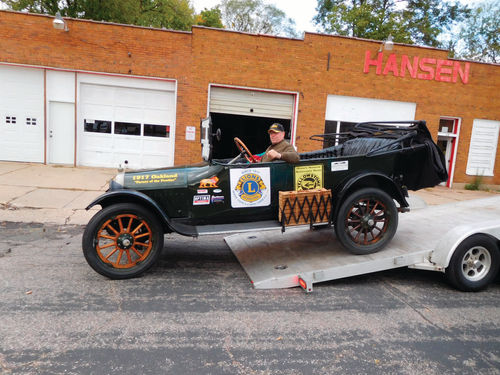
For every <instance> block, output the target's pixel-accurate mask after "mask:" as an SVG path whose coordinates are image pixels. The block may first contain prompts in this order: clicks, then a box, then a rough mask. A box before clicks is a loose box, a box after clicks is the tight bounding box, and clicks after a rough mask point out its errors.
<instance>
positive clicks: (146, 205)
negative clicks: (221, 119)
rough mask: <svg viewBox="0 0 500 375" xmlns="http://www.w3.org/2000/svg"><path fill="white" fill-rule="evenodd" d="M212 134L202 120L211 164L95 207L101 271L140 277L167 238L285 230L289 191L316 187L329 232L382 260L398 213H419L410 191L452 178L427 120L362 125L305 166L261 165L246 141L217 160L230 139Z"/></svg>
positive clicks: (118, 180)
mask: <svg viewBox="0 0 500 375" xmlns="http://www.w3.org/2000/svg"><path fill="white" fill-rule="evenodd" d="M211 127H212V125H211V121H210V118H208V119H205V120H202V123H201V143H202V157H203V159H204V160H205V161H204V162H203V163H200V164H195V165H191V166H177V167H170V168H165V169H155V170H142V171H131V172H124V173H121V174H119V175H117V176H116V177H115V178H114V179H113V180H112V181H111V182H110V186H109V190H108V191H107V192H106V193H105V194H103V195H102V196H100V197H99V198H97V199H96V200H94V201H93V202H92V203H91V204H90V205H89V206H88V207H87V209H89V208H91V207H93V206H94V205H100V206H101V207H102V209H101V210H100V211H99V212H98V213H97V214H96V215H95V216H94V217H93V218H92V219H91V220H90V221H89V223H88V225H87V227H86V229H85V232H84V235H83V240H82V243H83V252H84V255H85V258H86V260H87V262H88V263H89V264H90V266H91V267H92V268H93V269H94V270H95V271H97V272H98V273H100V274H102V275H105V276H107V277H110V278H113V279H123V278H130V277H135V276H138V275H139V274H141V273H143V272H144V271H146V270H147V269H149V268H150V267H151V266H152V265H153V264H154V263H155V261H156V260H157V259H158V257H159V255H160V253H161V251H162V249H163V245H164V233H170V232H177V233H180V234H182V235H186V236H193V237H196V236H199V235H203V234H215V233H225V232H238V231H249V230H261V229H263V228H273V227H277V228H279V227H280V226H283V225H284V222H283V218H282V221H281V222H280V221H279V220H278V218H279V217H280V216H281V215H279V204H278V196H279V192H280V191H281V192H284V191H294V190H302V189H311V188H313V189H318V188H324V189H327V190H330V191H331V199H328V202H326V203H327V204H328V205H329V211H328V212H329V215H328V216H329V217H328V223H329V224H333V225H334V227H335V233H336V236H337V238H338V240H339V242H340V243H341V244H342V245H343V246H344V247H345V248H346V249H347V250H348V251H350V252H352V253H354V254H368V253H372V252H376V251H378V250H380V249H381V248H382V247H384V246H385V245H386V244H387V243H388V242H389V241H390V240H391V239H392V237H393V236H394V234H395V232H396V228H397V225H398V211H399V212H405V211H407V210H408V209H409V208H408V202H407V201H406V199H405V197H407V196H408V190H418V189H421V188H424V187H430V186H435V185H436V184H438V183H440V182H442V181H445V180H446V179H447V177H448V176H447V172H446V168H445V164H444V156H443V154H442V152H441V151H440V150H439V149H438V148H437V146H436V145H435V144H434V142H433V141H432V138H431V135H430V133H429V131H428V130H427V127H426V125H425V121H411V122H370V123H360V124H357V125H356V126H355V127H354V129H353V131H351V132H348V133H341V134H323V135H317V136H313V137H311V138H312V139H318V140H325V139H331V140H333V143H334V144H335V143H336V145H334V146H331V147H327V148H325V149H322V150H318V151H313V152H305V153H302V154H300V162H299V163H298V164H288V163H286V162H283V161H274V162H270V163H255V160H254V158H253V155H252V154H251V152H250V151H249V150H248V148H247V147H246V146H245V144H244V143H243V142H242V141H241V140H239V139H238V138H235V143H236V145H237V148H238V149H239V151H240V153H239V154H238V155H237V156H236V157H235V158H233V159H223V160H222V159H219V160H215V159H214V160H212V158H211V153H212V141H213V139H214V138H215V137H220V132H219V131H218V132H216V133H215V134H212V129H211ZM395 202H397V204H396V203H395ZM311 225H312V222H311Z"/></svg>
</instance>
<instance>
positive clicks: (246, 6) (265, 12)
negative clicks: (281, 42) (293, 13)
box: [221, 0, 297, 37]
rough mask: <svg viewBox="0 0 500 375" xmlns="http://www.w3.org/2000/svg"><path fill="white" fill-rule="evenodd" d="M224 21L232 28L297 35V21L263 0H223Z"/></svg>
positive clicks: (260, 32)
mask: <svg viewBox="0 0 500 375" xmlns="http://www.w3.org/2000/svg"><path fill="white" fill-rule="evenodd" d="M221 10H222V21H223V23H224V25H225V26H226V28H228V29H230V30H236V31H243V32H247V33H255V34H272V35H283V36H289V37H297V31H296V30H295V22H294V21H293V20H292V19H290V18H288V17H287V16H286V14H285V12H283V11H282V10H280V9H278V8H276V7H275V6H274V5H269V4H264V2H263V1H262V0H222V4H221Z"/></svg>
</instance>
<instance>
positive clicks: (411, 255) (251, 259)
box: [225, 196, 500, 292]
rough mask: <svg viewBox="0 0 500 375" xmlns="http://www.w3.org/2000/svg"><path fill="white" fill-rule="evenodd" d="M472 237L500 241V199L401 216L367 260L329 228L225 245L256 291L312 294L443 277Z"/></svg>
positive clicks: (263, 234)
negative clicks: (377, 276) (413, 274)
mask: <svg viewBox="0 0 500 375" xmlns="http://www.w3.org/2000/svg"><path fill="white" fill-rule="evenodd" d="M474 233H488V234H491V235H493V236H495V237H496V238H497V239H500V196H498V197H492V198H485V199H478V200H472V201H463V202H457V203H450V204H445V205H440V206H432V207H426V208H422V209H418V210H414V211H412V212H409V213H405V214H400V215H399V227H398V230H397V232H396V235H395V236H394V238H393V240H392V241H391V242H390V243H389V245H388V246H387V247H386V248H385V249H383V250H381V251H379V252H377V253H375V254H370V255H352V254H350V253H348V252H347V251H346V250H344V249H343V248H342V247H341V245H340V244H339V243H338V241H337V239H336V238H335V234H334V231H333V228H325V229H320V230H312V231H311V230H310V229H309V227H308V226H307V227H305V226H302V227H288V228H286V231H285V233H281V231H280V230H270V231H256V232H250V233H248V232H247V233H240V234H236V235H232V236H228V237H225V241H226V243H227V244H228V246H229V247H230V248H231V250H232V251H233V253H234V255H235V256H236V258H237V259H238V261H239V262H240V264H241V265H242V267H243V268H244V270H245V271H246V273H247V274H248V276H249V278H250V280H251V282H252V284H253V286H254V287H255V288H256V289H272V288H290V287H295V286H299V285H300V286H302V287H303V288H304V289H305V290H306V291H307V292H311V291H312V288H313V284H314V283H319V282H322V281H328V280H335V279H340V278H344V277H349V276H355V275H361V274H367V273H371V272H377V271H383V270H389V269H392V268H399V267H412V268H418V269H426V270H433V271H441V272H444V270H445V268H446V267H447V266H448V262H449V260H450V258H451V255H452V254H453V251H454V250H455V248H456V246H457V245H458V244H459V243H460V242H461V241H462V240H463V239H465V238H467V237H468V236H470V235H472V234H474ZM299 281H300V284H299ZM301 284H302V285H301Z"/></svg>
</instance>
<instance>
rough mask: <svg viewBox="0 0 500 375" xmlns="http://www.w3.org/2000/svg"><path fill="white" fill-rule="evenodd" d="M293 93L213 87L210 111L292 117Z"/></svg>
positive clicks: (256, 115) (255, 115) (283, 117)
mask: <svg viewBox="0 0 500 375" xmlns="http://www.w3.org/2000/svg"><path fill="white" fill-rule="evenodd" d="M294 100H295V96H294V95H293V94H282V93H274V92H268V91H259V90H250V89H234V88H227V87H216V86H214V87H211V89H210V112H215V113H227V114H232V115H243V116H254V117H270V118H282V119H291V118H292V117H293V104H294Z"/></svg>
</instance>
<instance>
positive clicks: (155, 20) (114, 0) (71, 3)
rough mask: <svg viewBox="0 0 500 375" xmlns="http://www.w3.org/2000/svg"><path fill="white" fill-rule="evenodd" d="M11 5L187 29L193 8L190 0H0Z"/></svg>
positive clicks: (36, 11) (103, 19)
mask: <svg viewBox="0 0 500 375" xmlns="http://www.w3.org/2000/svg"><path fill="white" fill-rule="evenodd" d="M1 2H2V3H4V4H6V5H7V6H8V7H9V8H10V9H13V10H17V11H28V12H32V13H45V14H52V15H55V14H56V12H58V11H59V12H60V13H61V15H63V16H67V17H74V18H84V19H92V20H96V21H108V22H118V23H126V24H134V25H139V26H149V27H162V28H169V29H175V30H189V29H190V28H191V25H192V24H193V23H194V10H193V8H192V7H191V5H190V3H189V0H3V1H1Z"/></svg>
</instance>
